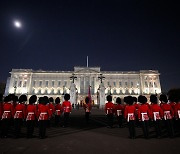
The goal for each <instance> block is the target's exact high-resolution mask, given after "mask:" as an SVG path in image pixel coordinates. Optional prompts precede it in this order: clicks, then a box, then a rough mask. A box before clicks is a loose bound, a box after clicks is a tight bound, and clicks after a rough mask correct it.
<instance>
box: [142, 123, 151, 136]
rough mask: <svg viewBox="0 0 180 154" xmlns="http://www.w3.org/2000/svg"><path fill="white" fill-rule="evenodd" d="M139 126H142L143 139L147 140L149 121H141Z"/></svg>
mask: <svg viewBox="0 0 180 154" xmlns="http://www.w3.org/2000/svg"><path fill="white" fill-rule="evenodd" d="M141 124H142V129H143V134H144V137H145V138H148V137H149V121H148V120H145V121H142V122H141Z"/></svg>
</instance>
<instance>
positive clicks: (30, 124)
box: [26, 120, 35, 137]
mask: <svg viewBox="0 0 180 154" xmlns="http://www.w3.org/2000/svg"><path fill="white" fill-rule="evenodd" d="M34 124H35V120H27V122H26V125H27V137H32V136H33V133H34Z"/></svg>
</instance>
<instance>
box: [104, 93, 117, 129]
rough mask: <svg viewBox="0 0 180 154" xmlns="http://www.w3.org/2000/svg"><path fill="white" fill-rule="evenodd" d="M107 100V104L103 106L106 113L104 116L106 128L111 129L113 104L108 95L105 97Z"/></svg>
mask: <svg viewBox="0 0 180 154" xmlns="http://www.w3.org/2000/svg"><path fill="white" fill-rule="evenodd" d="M106 99H107V101H108V102H107V103H106V104H105V113H106V116H107V123H108V125H107V127H108V128H112V127H113V118H114V117H113V116H114V111H115V108H114V104H113V103H112V96H111V95H108V96H107V97H106Z"/></svg>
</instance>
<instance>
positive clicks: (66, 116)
mask: <svg viewBox="0 0 180 154" xmlns="http://www.w3.org/2000/svg"><path fill="white" fill-rule="evenodd" d="M69 99H70V95H69V94H65V95H64V100H65V101H64V102H63V103H62V108H63V112H64V125H63V127H67V126H68V123H69V115H70V113H71V110H72V106H71V102H70V101H69Z"/></svg>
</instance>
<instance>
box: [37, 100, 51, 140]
mask: <svg viewBox="0 0 180 154" xmlns="http://www.w3.org/2000/svg"><path fill="white" fill-rule="evenodd" d="M47 102H48V99H47V97H40V98H39V103H40V104H41V105H39V108H38V112H37V117H38V121H39V138H40V139H44V138H45V136H46V127H47V122H48V120H49V117H51V111H50V110H49V107H48V106H47Z"/></svg>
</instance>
